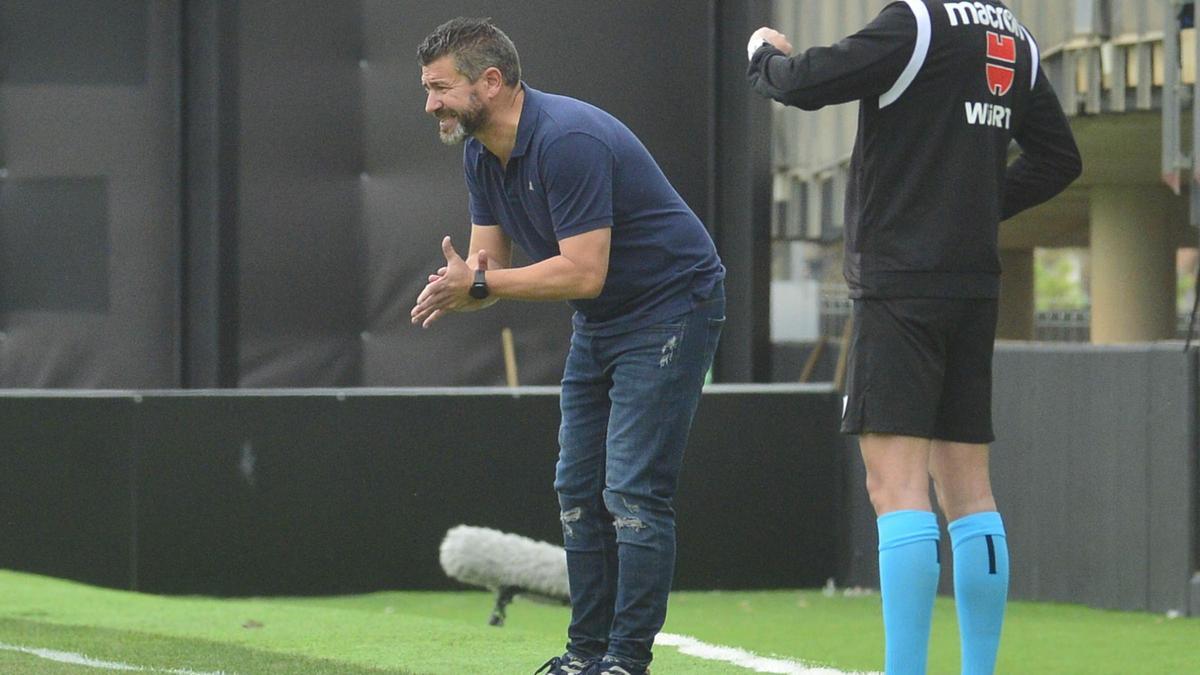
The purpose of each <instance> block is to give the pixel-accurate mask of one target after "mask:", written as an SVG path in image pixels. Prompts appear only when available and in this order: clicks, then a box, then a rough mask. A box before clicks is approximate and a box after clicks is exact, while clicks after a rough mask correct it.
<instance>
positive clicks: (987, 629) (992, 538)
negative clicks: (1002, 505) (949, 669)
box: [950, 511, 1008, 675]
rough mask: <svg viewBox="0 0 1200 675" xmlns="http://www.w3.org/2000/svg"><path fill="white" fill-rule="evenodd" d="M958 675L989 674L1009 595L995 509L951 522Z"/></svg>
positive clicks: (1003, 545) (1002, 540)
mask: <svg viewBox="0 0 1200 675" xmlns="http://www.w3.org/2000/svg"><path fill="white" fill-rule="evenodd" d="M950 544H951V546H952V547H953V548H954V601H955V604H956V605H957V608H958V634H959V640H960V641H961V643H962V672H963V675H992V673H993V672H994V671H995V669H996V652H997V650H998V649H999V648H1000V628H1001V626H1003V624H1004V605H1005V603H1006V602H1007V600H1008V544H1007V538H1006V537H1005V535H1004V522H1003V521H1001V520H1000V514H999V513H996V512H995V511H986V512H984V513H973V514H971V515H969V516H964V517H962V518H959V519H958V520H956V521H954V522H953V523H950Z"/></svg>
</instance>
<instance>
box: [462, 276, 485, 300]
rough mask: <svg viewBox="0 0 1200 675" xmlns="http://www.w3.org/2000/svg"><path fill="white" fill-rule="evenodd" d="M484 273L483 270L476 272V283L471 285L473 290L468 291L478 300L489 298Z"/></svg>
mask: <svg viewBox="0 0 1200 675" xmlns="http://www.w3.org/2000/svg"><path fill="white" fill-rule="evenodd" d="M483 272H484V271H483V270H481V269H480V270H475V283H473V284H471V290H469V291H467V292H468V293H469V294H470V295H471V297H472V298H475V299H476V300H483V299H484V298H486V297H487V296H488V285H487V278H485V277H484V274H483Z"/></svg>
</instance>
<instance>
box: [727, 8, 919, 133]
mask: <svg viewBox="0 0 1200 675" xmlns="http://www.w3.org/2000/svg"><path fill="white" fill-rule="evenodd" d="M916 43H917V20H916V17H914V16H913V13H912V10H911V9H909V8H908V5H907V4H905V3H903V2H894V3H892V4H890V5H888V6H887V7H885V8H884V9H883V11H882V12H880V14H879V16H877V17H876V18H875V20H874V21H872V22H871V23H870V24H868V25H867V26H866V27H865V28H863V29H862V30H861V31H859V32H857V33H855V34H853V35H851V36H849V37H846V38H844V39H843V40H841V41H840V42H838V43H836V44H834V45H831V46H829V47H813V48H811V49H809V50H807V51H805V52H803V53H801V54H797V55H795V56H791V57H789V56H787V55H785V54H784V53H783V52H781V51H779V50H778V49H776V48H775V47H773V46H771V45H770V44H764V45H763V46H761V47H759V48H758V51H756V52H755V53H754V55H753V56H752V57H751V59H750V68H749V70H748V71H747V73H746V75H747V78H748V79H749V81H750V86H751V87H753V89H754V91H756V92H758V93H759V94H761V95H763V96H765V97H767V98H771V99H774V100H776V101H779V102H780V103H783V104H786V105H790V106H795V107H797V108H803V109H804V110H818V109H820V108H823V107H825V106H827V105H834V104H838V103H847V102H849V101H857V100H861V99H865V98H871V97H873V96H880V95H882V94H883V93H885V92H886V91H887V90H888V89H891V88H892V85H894V84H895V83H896V80H897V79H898V78H899V77H900V73H901V72H903V70H904V67H905V66H907V65H908V60H909V58H911V56H912V53H913V49H914V48H915V47H916Z"/></svg>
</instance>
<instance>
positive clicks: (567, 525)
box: [558, 506, 583, 537]
mask: <svg viewBox="0 0 1200 675" xmlns="http://www.w3.org/2000/svg"><path fill="white" fill-rule="evenodd" d="M582 517H583V509H582V508H581V507H578V506H576V507H575V508H573V509H568V510H566V511H563V512H562V513H561V514H559V516H558V519H559V520H561V521H562V524H563V533H564V534H566V535H567V536H568V537H574V536H575V530H573V529H571V523H577V522H579V519H580V518H582Z"/></svg>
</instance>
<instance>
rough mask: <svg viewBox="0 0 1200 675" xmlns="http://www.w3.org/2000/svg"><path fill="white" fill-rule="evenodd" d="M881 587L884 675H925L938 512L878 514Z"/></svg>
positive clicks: (935, 583)
mask: <svg viewBox="0 0 1200 675" xmlns="http://www.w3.org/2000/svg"><path fill="white" fill-rule="evenodd" d="M876 524H877V525H878V527H879V588H880V593H881V595H882V596H883V630H884V636H885V641H886V643H887V647H886V649H885V650H884V651H885V659H884V663H885V671H886V673H887V675H925V662H926V659H927V657H928V655H929V626H930V622H931V621H932V620H933V598H934V596H936V595H937V586H938V575H939V574H940V573H941V569H942V566H941V564H940V562H939V560H938V538H939V537H940V535H941V533H940V530H939V529H938V522H937V516H935V515H933V514H932V513H930V512H929V511H893V512H892V513H886V514H884V515H882V516H880V517H879V520H878V521H877V523H876Z"/></svg>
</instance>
